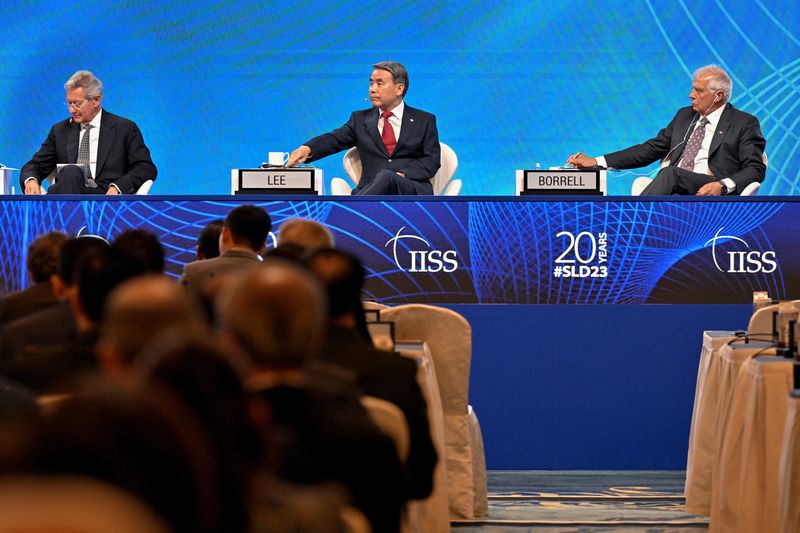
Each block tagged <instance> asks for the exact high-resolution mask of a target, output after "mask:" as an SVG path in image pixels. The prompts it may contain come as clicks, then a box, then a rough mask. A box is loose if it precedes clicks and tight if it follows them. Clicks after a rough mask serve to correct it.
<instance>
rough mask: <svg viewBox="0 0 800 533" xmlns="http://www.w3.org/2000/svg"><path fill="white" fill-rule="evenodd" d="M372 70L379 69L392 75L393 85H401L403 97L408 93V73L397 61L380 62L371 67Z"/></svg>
mask: <svg viewBox="0 0 800 533" xmlns="http://www.w3.org/2000/svg"><path fill="white" fill-rule="evenodd" d="M372 68H379V69H381V70H385V71H386V72H388V73H389V74H391V75H392V81H393V82H394V83H395V84H399V83H402V84H403V96H405V95H406V93H407V92H408V71H407V70H406V67H404V66H403V65H401V64H400V63H398V62H397V61H380V62H378V63H375V64H374V65H372Z"/></svg>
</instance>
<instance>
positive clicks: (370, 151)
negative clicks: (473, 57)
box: [287, 61, 441, 195]
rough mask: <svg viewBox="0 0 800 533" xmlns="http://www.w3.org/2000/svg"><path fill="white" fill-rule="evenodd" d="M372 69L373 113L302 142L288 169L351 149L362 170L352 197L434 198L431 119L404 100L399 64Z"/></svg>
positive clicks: (436, 160) (435, 145) (435, 142)
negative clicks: (354, 195)
mask: <svg viewBox="0 0 800 533" xmlns="http://www.w3.org/2000/svg"><path fill="white" fill-rule="evenodd" d="M372 67H373V69H374V70H373V71H372V76H370V79H369V99H370V101H371V102H372V106H373V107H372V109H367V110H363V111H356V112H354V113H353V114H352V115H350V120H348V121H347V123H346V124H345V125H344V126H342V127H341V128H339V129H336V130H333V131H332V132H330V133H326V134H324V135H320V136H319V137H314V138H313V139H311V140H310V141H308V142H306V143H305V144H304V145H302V146H301V147H300V148H298V149H297V150H295V151H294V152H292V154H291V156H290V157H289V160H288V161H287V165H288V166H294V165H296V164H298V163H310V162H312V161H316V160H318V159H322V158H323V157H327V156H329V155H332V154H335V153H337V152H341V151H342V150H346V149H348V148H352V147H353V146H355V147H356V148H358V153H359V156H360V157H361V168H362V171H361V179H360V180H359V182H358V186H357V187H356V188H355V190H353V194H359V195H363V194H433V186H432V185H431V182H430V180H431V178H432V177H433V176H434V175H435V174H436V171H437V170H439V164H440V159H441V154H440V148H439V132H438V130H437V129H436V117H435V116H434V115H432V114H430V113H426V112H425V111H421V110H419V109H414V108H412V107H411V106H407V105H405V102H403V98H404V97H405V95H406V93H407V92H408V72H407V71H406V68H405V67H404V66H403V65H401V64H400V63H396V62H394V61H382V62H380V63H376V64H375V65H373V66H372Z"/></svg>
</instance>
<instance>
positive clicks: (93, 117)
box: [20, 70, 157, 194]
mask: <svg viewBox="0 0 800 533" xmlns="http://www.w3.org/2000/svg"><path fill="white" fill-rule="evenodd" d="M64 88H65V89H66V90H67V101H66V105H67V108H68V109H69V112H70V115H71V117H70V118H68V119H67V120H63V121H61V122H59V123H58V124H56V125H55V126H53V127H52V128H51V129H50V133H49V134H48V135H47V139H45V141H44V142H43V143H42V147H41V148H39V151H38V152H36V153H35V154H34V155H33V159H31V160H30V161H28V162H27V163H26V164H25V166H23V167H22V170H21V171H20V184H21V185H22V189H23V190H24V191H25V194H41V182H42V180H43V179H45V178H47V176H48V175H49V174H50V173H51V172H52V171H54V170H55V169H56V168H57V167H56V165H57V164H59V163H75V164H77V165H79V166H68V167H64V168H62V169H61V171H60V172H58V174H57V176H56V183H54V184H53V185H52V186H51V187H50V188H49V190H48V193H50V194H59V193H60V194H84V193H86V194H133V193H135V192H136V190H137V189H138V188H139V186H141V185H142V183H144V182H145V181H147V180H154V179H156V174H157V170H156V167H155V165H154V164H153V161H152V159H150V150H148V149H147V146H145V144H144V139H143V138H142V133H141V132H140V131H139V128H138V127H137V126H136V124H135V123H133V122H131V121H130V120H128V119H126V118H123V117H120V116H117V115H114V114H112V113H109V112H108V111H105V110H104V109H102V107H101V106H100V103H101V101H102V99H103V84H102V82H101V81H100V80H99V79H97V78H95V76H94V74H92V73H91V72H89V71H88V70H79V71H78V72H76V73H75V74H73V75H72V77H71V78H70V79H69V80H67V83H66V84H65V85H64Z"/></svg>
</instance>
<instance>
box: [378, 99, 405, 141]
mask: <svg viewBox="0 0 800 533" xmlns="http://www.w3.org/2000/svg"><path fill="white" fill-rule="evenodd" d="M405 108H406V103H405V102H404V101H402V100H400V103H399V104H397V107H395V108H394V109H390V110H389V111H391V112H392V116H391V117H389V124H391V125H392V129H393V130H394V142H397V140H398V139H399V138H400V127H401V126H402V125H403V111H405ZM378 111H379V113H378V136H381V135H383V116H382V115H383V111H381V110H380V109H378Z"/></svg>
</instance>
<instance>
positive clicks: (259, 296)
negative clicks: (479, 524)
mask: <svg viewBox="0 0 800 533" xmlns="http://www.w3.org/2000/svg"><path fill="white" fill-rule="evenodd" d="M220 308H221V318H222V320H221V322H222V327H223V339H224V342H225V343H226V344H227V350H226V351H227V352H228V353H229V354H231V355H235V354H242V355H243V356H244V357H245V358H246V360H247V361H248V364H247V365H246V368H245V370H244V371H245V373H246V378H245V383H246V386H247V388H248V390H249V391H250V392H251V394H252V399H253V408H252V409H251V411H252V413H253V416H256V415H258V413H261V415H259V418H261V420H257V423H258V424H259V425H260V426H262V427H264V428H265V429H267V433H266V437H267V438H268V439H269V444H270V446H269V448H270V449H271V452H272V454H271V455H272V456H273V457H274V459H275V464H276V465H277V473H278V475H279V476H280V477H281V478H283V479H286V480H289V481H293V482H296V483H304V484H308V483H320V482H331V481H333V482H338V483H341V484H342V485H344V486H345V487H347V488H348V489H349V490H350V492H351V494H352V497H353V504H354V505H355V506H356V507H358V508H359V509H360V510H361V511H362V512H363V513H364V514H365V515H366V517H367V519H368V520H369V521H370V525H371V526H372V531H376V532H378V531H381V532H392V531H394V532H396V531H398V530H399V526H400V517H401V509H402V507H403V504H404V503H405V501H406V499H407V498H406V495H405V490H404V489H405V488H404V484H403V469H402V467H401V464H400V460H399V457H398V455H397V451H396V449H395V447H394V444H393V443H392V441H391V439H389V438H388V437H387V436H385V435H384V434H383V433H381V432H380V430H379V429H378V428H377V427H375V425H374V424H373V423H372V422H371V420H370V419H369V416H368V414H367V412H366V411H365V409H364V407H363V406H362V405H361V403H360V400H359V393H360V391H359V390H358V388H357V387H356V386H355V384H354V383H353V379H352V376H351V374H350V373H349V372H348V371H346V370H340V369H337V368H335V367H333V368H331V367H330V365H322V364H317V365H315V364H314V359H315V358H316V356H317V354H318V353H319V348H320V346H321V344H322V341H323V339H324V336H325V323H326V317H325V309H326V298H325V294H324V293H323V290H322V287H321V286H320V284H319V282H318V281H317V280H316V279H314V277H313V276H312V275H311V274H310V273H308V272H306V271H305V270H303V269H302V268H301V267H300V266H299V265H295V264H292V263H290V262H288V261H286V260H284V259H269V258H268V259H266V260H265V261H264V264H263V265H262V266H260V267H258V268H255V269H253V270H251V271H249V272H247V273H246V274H245V275H243V276H242V277H241V278H239V279H238V280H236V281H235V282H234V283H233V285H232V286H231V288H230V290H229V291H228V292H227V293H226V297H225V298H223V299H222V300H221V301H220ZM267 413H269V414H268V415H267Z"/></svg>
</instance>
